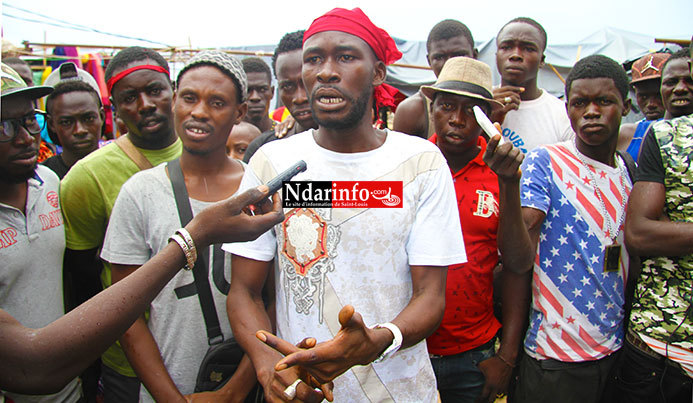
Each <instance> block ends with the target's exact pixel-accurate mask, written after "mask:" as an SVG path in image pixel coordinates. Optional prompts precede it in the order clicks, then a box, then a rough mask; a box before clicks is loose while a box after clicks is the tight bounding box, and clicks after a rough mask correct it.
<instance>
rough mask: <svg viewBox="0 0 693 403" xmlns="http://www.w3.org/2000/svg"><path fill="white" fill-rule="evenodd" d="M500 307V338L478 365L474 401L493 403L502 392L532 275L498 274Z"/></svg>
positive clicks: (522, 324) (515, 349)
mask: <svg viewBox="0 0 693 403" xmlns="http://www.w3.org/2000/svg"><path fill="white" fill-rule="evenodd" d="M499 283H500V284H501V290H500V294H501V300H502V305H503V337H502V339H501V343H500V348H499V349H498V351H497V352H496V355H495V356H493V357H491V358H489V359H487V360H484V361H482V362H480V363H479V369H480V370H481V372H483V374H484V378H485V382H484V388H483V390H482V393H481V396H480V397H479V400H478V401H481V402H493V401H495V400H496V395H497V394H499V393H506V392H507V389H508V384H509V383H510V378H511V376H512V371H513V367H514V366H515V365H516V363H517V355H518V352H519V349H520V344H521V342H522V337H523V335H524V334H523V330H524V329H525V324H526V321H527V312H528V310H529V303H530V300H531V284H532V273H531V272H528V273H522V274H518V273H515V272H514V271H513V270H508V269H505V268H503V271H502V272H501V278H500V281H499Z"/></svg>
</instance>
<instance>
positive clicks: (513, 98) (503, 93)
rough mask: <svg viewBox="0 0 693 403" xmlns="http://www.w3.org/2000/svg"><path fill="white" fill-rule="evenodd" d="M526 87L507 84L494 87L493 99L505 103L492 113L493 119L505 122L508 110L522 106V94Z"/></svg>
mask: <svg viewBox="0 0 693 403" xmlns="http://www.w3.org/2000/svg"><path fill="white" fill-rule="evenodd" d="M524 90H525V89H524V88H522V87H515V86H512V85H505V86H503V87H498V88H494V89H493V99H495V100H496V101H498V102H500V103H502V104H503V107H502V108H500V109H498V110H496V111H493V113H491V116H490V117H491V120H493V121H494V122H500V123H503V121H504V120H505V115H507V114H508V112H510V111H513V110H517V109H519V108H520V94H521V93H522V92H524Z"/></svg>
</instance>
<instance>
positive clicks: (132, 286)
mask: <svg viewBox="0 0 693 403" xmlns="http://www.w3.org/2000/svg"><path fill="white" fill-rule="evenodd" d="M259 189H264V190H259ZM266 197H267V187H266V186H261V187H259V188H258V189H250V190H249V191H247V192H245V193H243V194H241V195H239V196H237V197H232V198H230V199H227V200H224V201H222V202H219V203H215V204H214V205H212V206H210V207H208V208H207V209H205V210H204V211H202V212H200V213H199V214H198V215H196V216H195V217H194V218H193V220H192V221H191V222H190V223H189V224H188V225H187V226H186V229H187V230H188V232H190V234H191V236H192V238H193V240H194V242H195V244H196V245H197V247H198V248H202V247H205V246H208V245H209V244H210V243H213V242H217V243H218V242H239V241H246V240H250V239H254V238H256V237H257V236H259V235H260V234H262V233H264V232H265V231H267V230H268V229H269V228H271V227H272V226H273V225H274V224H276V223H278V222H280V221H281V220H283V214H282V212H281V205H280V201H279V198H278V197H275V199H274V207H273V209H272V211H271V212H268V213H266V214H262V215H258V216H255V217H250V216H247V215H245V214H239V213H240V211H241V208H243V207H245V206H247V205H248V204H252V203H256V202H258V201H260V200H262V199H264V198H266ZM184 264H185V256H184V254H183V251H182V250H181V248H180V247H179V246H178V245H176V244H169V245H167V246H166V247H164V249H162V250H161V251H160V252H159V253H158V254H157V255H156V256H154V257H153V258H152V259H150V260H149V262H147V263H145V264H144V265H142V267H141V268H140V269H139V270H137V271H136V272H135V273H133V274H132V275H130V276H128V277H127V278H125V279H123V280H122V281H120V282H119V283H118V284H115V285H113V286H111V287H109V288H108V289H106V290H104V291H102V292H101V293H99V294H97V295H96V296H95V297H94V298H92V299H91V300H89V301H87V302H86V303H84V304H82V305H80V306H79V307H77V308H76V309H74V310H73V311H71V312H70V313H68V314H67V315H65V316H63V317H61V318H59V319H57V320H56V321H55V322H53V323H51V324H49V325H47V326H46V327H44V328H41V329H29V328H26V327H24V326H22V325H21V324H20V323H19V322H18V321H17V320H15V319H14V318H12V316H11V315H10V314H8V313H7V312H5V311H2V310H0V389H3V390H6V391H12V392H17V393H28V394H46V393H54V392H58V391H59V390H60V389H61V388H62V387H63V386H65V385H66V384H67V383H68V382H69V381H70V380H72V379H73V378H74V377H75V376H77V375H78V374H79V373H80V372H81V371H82V370H83V369H84V368H86V367H87V366H88V365H89V364H91V363H92V362H93V361H94V360H95V359H96V358H97V357H98V356H100V355H101V354H102V353H103V352H104V351H105V350H106V349H107V348H108V347H109V346H110V345H111V344H113V342H114V341H116V340H117V339H118V338H119V337H120V336H121V335H122V334H123V333H124V332H125V330H127V329H128V328H129V327H130V325H132V323H133V322H134V321H135V319H136V318H137V317H138V316H139V315H141V314H142V312H144V310H145V309H146V308H147V307H148V306H149V304H150V303H151V301H152V300H153V299H154V298H155V297H156V295H157V294H158V293H159V291H161V289H162V288H163V287H164V285H166V283H167V282H168V281H169V280H170V279H171V278H172V277H173V276H174V275H175V274H176V273H177V272H178V270H180V268H181V267H183V265H184Z"/></svg>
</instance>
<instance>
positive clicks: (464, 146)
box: [421, 57, 524, 402]
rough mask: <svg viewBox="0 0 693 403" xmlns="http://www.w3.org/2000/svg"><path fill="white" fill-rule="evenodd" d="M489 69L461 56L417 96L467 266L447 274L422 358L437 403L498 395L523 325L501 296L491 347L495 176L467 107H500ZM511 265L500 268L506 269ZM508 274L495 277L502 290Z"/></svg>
mask: <svg viewBox="0 0 693 403" xmlns="http://www.w3.org/2000/svg"><path fill="white" fill-rule="evenodd" d="M491 83H492V78H491V69H490V68H489V67H488V66H487V65H486V64H484V63H483V62H480V61H478V60H474V59H471V58H467V57H455V58H452V59H449V60H448V61H447V62H446V63H445V66H444V67H443V70H442V71H441V73H440V75H439V76H438V81H436V83H435V84H434V85H432V86H424V87H422V88H421V92H422V93H423V94H424V95H425V96H426V97H428V98H429V99H430V100H431V117H432V121H433V124H434V126H435V133H434V134H433V136H432V137H431V138H430V139H429V140H430V141H431V142H433V143H435V144H436V145H437V146H438V148H440V150H441V151H442V153H443V155H444V156H445V159H446V160H447V163H448V166H449V167H450V171H451V173H452V178H453V183H454V185H455V193H456V195H457V207H458V210H459V219H460V224H461V225H462V226H463V228H464V241H465V248H466V250H467V256H468V262H467V263H463V264H456V265H452V266H449V267H448V277H447V285H446V292H445V314H444V315H443V321H442V322H441V324H440V326H439V327H438V329H437V330H436V331H435V332H434V333H433V334H432V335H431V336H429V337H428V339H427V344H428V352H429V354H430V357H431V363H432V364H433V370H434V372H435V373H436V379H437V381H438V391H439V392H440V397H441V400H442V401H443V402H474V401H476V400H477V399H479V398H481V399H480V400H481V401H489V399H491V400H493V399H495V397H496V395H497V394H498V393H501V392H505V391H506V389H507V387H508V382H509V380H510V376H511V374H512V369H513V367H514V362H515V361H516V358H517V353H518V347H519V344H520V337H521V332H522V324H523V322H524V320H523V319H524V316H523V310H522V309H518V308H519V307H520V306H521V304H519V303H517V302H516V301H510V300H508V299H511V298H512V297H514V296H515V295H516V294H513V295H509V294H510V293H504V294H503V296H504V298H503V309H504V311H503V325H504V326H503V343H502V344H501V346H500V349H499V350H498V351H496V350H495V343H496V339H497V335H498V333H500V329H501V324H500V323H499V322H498V320H497V319H496V317H495V316H494V311H493V294H494V290H493V288H494V287H493V283H494V281H493V280H494V268H495V267H496V266H497V265H498V263H499V256H498V244H497V232H498V220H499V214H500V211H499V207H498V201H499V195H498V176H497V175H496V174H495V172H493V171H492V170H491V168H490V167H489V166H488V165H486V164H485V163H484V161H483V158H482V157H483V155H484V152H485V150H486V140H485V138H484V136H482V135H481V134H482V129H481V127H480V126H479V125H478V124H477V122H476V119H475V117H474V113H473V111H472V108H473V107H475V106H478V107H479V108H481V109H482V110H483V111H484V112H485V113H486V114H487V115H490V114H491V111H492V110H497V109H499V108H501V107H502V106H503V105H502V104H501V103H500V102H498V101H496V100H494V99H493V95H492V93H491V91H492V89H491ZM510 263H511V262H508V264H510ZM512 276H513V273H512V272H510V273H507V272H504V273H503V281H504V283H503V285H504V288H507V287H512V286H513V284H512V281H510V282H507V281H506V280H507V279H512V278H513V277H512Z"/></svg>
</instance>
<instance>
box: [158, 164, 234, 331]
mask: <svg viewBox="0 0 693 403" xmlns="http://www.w3.org/2000/svg"><path fill="white" fill-rule="evenodd" d="M166 168H167V169H168V176H169V178H170V180H171V185H172V186H173V196H174V197H175V199H176V207H178V216H179V217H180V223H181V225H183V226H185V225H187V224H188V223H189V222H190V220H192V207H190V198H189V197H188V190H187V189H186V188H185V179H184V178H183V171H182V170H181V168H180V160H179V159H178V158H176V159H175V160H173V161H169V162H168V163H167V164H166ZM208 256H209V248H204V250H198V251H197V262H195V266H194V267H193V269H192V272H193V277H194V278H195V288H197V296H198V297H199V299H200V306H201V307H202V316H203V317H204V319H205V325H206V327H207V339H208V342H209V345H213V344H217V343H221V342H222V341H224V335H223V334H222V333H221V327H220V326H219V316H218V315H217V310H216V308H215V306H214V299H213V298H212V289H211V287H210V286H209V266H208V265H207V262H208V261H209V259H208Z"/></svg>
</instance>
